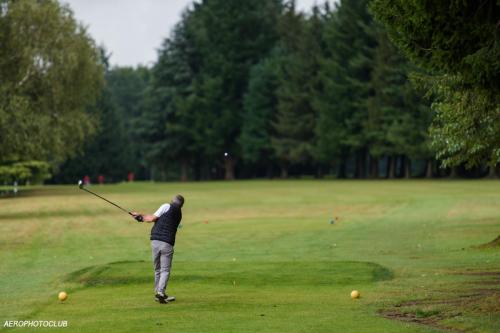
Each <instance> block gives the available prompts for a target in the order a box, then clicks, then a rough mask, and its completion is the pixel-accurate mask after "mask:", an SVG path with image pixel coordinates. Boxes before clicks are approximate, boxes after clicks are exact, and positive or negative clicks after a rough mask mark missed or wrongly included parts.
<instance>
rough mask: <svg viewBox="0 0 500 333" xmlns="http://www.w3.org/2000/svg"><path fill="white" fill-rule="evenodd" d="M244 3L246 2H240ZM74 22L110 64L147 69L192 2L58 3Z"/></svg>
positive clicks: (302, 2)
mask: <svg viewBox="0 0 500 333" xmlns="http://www.w3.org/2000/svg"><path fill="white" fill-rule="evenodd" d="M242 1H245V0H242ZM296 1H297V8H298V9H299V10H302V11H309V10H310V9H311V7H312V6H313V5H314V4H315V3H323V2H324V1H323V0H320V1H318V0H296ZM61 2H63V3H67V4H69V6H70V7H71V9H72V10H73V12H74V13H75V17H76V19H77V20H78V21H79V22H81V23H83V24H84V25H85V26H87V27H88V31H89V33H90V34H91V35H92V37H93V38H94V40H95V41H96V42H97V44H98V45H104V46H106V49H107V50H108V52H111V53H112V55H111V59H110V61H111V64H112V65H119V66H136V65H139V64H143V65H147V66H150V65H152V64H153V63H154V62H155V60H156V57H157V53H156V50H157V49H158V48H159V47H160V46H161V43H162V41H163V39H165V38H166V37H168V36H169V33H170V29H171V28H172V27H173V26H174V25H175V24H176V23H177V22H178V21H179V19H180V15H181V13H182V11H183V9H184V8H185V7H186V6H188V5H189V4H191V3H192V2H193V1H192V0H61Z"/></svg>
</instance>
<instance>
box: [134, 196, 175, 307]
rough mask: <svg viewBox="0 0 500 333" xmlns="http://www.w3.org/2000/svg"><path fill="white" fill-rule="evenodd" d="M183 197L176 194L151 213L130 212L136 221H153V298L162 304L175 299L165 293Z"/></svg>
mask: <svg viewBox="0 0 500 333" xmlns="http://www.w3.org/2000/svg"><path fill="white" fill-rule="evenodd" d="M183 205H184V197H183V196H182V195H180V194H178V195H176V196H175V197H174V198H173V199H172V201H171V202H170V203H169V204H167V203H166V204H163V205H161V206H160V208H158V210H157V211H156V212H155V213H154V214H153V215H144V214H141V213H137V212H132V215H133V216H134V217H135V219H136V220H137V221H138V222H153V223H154V225H153V228H151V237H150V239H151V249H152V251H153V266H154V270H155V300H156V301H157V302H160V303H162V304H166V303H168V302H169V301H173V300H175V297H168V296H167V294H166V293H165V291H166V289H167V284H168V278H169V276H170V268H171V267H172V257H173V256H174V245H175V234H176V233H177V227H178V226H179V223H180V222H181V219H182V212H181V208H182V206H183Z"/></svg>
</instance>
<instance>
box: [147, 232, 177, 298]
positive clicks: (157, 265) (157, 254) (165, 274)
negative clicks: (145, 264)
mask: <svg viewBox="0 0 500 333" xmlns="http://www.w3.org/2000/svg"><path fill="white" fill-rule="evenodd" d="M151 250H152V251H153V267H154V269H155V293H158V294H162V295H165V289H167V284H168V278H169V276H170V267H172V257H173V256H174V247H173V246H172V245H170V244H168V243H166V242H162V241H158V240H152V241H151Z"/></svg>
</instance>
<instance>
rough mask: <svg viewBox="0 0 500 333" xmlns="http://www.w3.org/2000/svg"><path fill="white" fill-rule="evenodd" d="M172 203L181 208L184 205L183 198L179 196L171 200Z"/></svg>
mask: <svg viewBox="0 0 500 333" xmlns="http://www.w3.org/2000/svg"><path fill="white" fill-rule="evenodd" d="M172 203H174V204H176V205H178V206H179V207H182V206H183V205H184V197H183V196H182V195H180V194H177V195H176V196H175V197H174V198H173V199H172Z"/></svg>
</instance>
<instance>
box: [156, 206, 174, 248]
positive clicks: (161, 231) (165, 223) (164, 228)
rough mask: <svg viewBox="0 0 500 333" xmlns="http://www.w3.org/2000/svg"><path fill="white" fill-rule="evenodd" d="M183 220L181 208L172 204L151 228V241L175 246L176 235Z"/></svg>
mask: <svg viewBox="0 0 500 333" xmlns="http://www.w3.org/2000/svg"><path fill="white" fill-rule="evenodd" d="M181 219H182V212H181V208H180V207H179V206H177V205H175V204H170V208H169V209H168V210H167V212H166V213H164V214H163V215H161V216H160V217H159V218H158V220H156V222H155V224H154V225H153V228H151V237H150V239H151V240H159V241H162V242H166V243H168V244H170V245H172V246H174V244H175V234H176V233H177V227H178V226H179V223H180V222H181Z"/></svg>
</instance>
